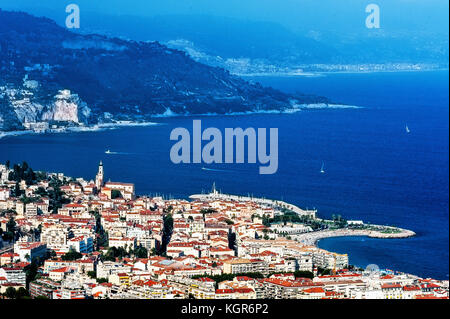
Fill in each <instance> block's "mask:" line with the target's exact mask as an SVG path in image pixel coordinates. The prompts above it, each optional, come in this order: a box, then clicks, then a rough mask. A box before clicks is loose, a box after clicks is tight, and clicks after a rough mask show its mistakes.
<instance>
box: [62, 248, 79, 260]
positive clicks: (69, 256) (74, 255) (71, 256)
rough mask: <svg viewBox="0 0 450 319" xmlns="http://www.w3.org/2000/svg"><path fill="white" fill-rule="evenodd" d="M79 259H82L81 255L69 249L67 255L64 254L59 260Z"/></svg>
mask: <svg viewBox="0 0 450 319" xmlns="http://www.w3.org/2000/svg"><path fill="white" fill-rule="evenodd" d="M81 257H83V255H82V254H80V253H79V252H77V251H75V250H73V249H71V250H70V251H69V252H68V253H66V254H64V255H63V256H62V257H61V259H62V260H77V259H80V258H81Z"/></svg>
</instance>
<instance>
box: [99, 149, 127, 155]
mask: <svg viewBox="0 0 450 319" xmlns="http://www.w3.org/2000/svg"><path fill="white" fill-rule="evenodd" d="M105 154H108V155H130V154H131V153H126V152H112V151H110V150H107V151H105Z"/></svg>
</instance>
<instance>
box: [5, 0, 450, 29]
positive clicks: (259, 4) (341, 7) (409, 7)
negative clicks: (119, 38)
mask: <svg viewBox="0 0 450 319" xmlns="http://www.w3.org/2000/svg"><path fill="white" fill-rule="evenodd" d="M71 3H75V4H78V5H79V7H80V10H81V14H82V12H83V10H86V11H88V12H100V13H102V14H113V15H140V16H154V15H165V14H205V15H215V16H226V17H234V18H240V19H249V20H256V21H271V22H277V23H280V24H283V25H284V26H286V27H288V28H290V29H293V30H298V29H301V30H305V29H306V30H321V31H326V30H339V31H351V30H353V29H357V28H361V27H362V26H363V24H364V21H365V18H366V16H367V14H366V13H365V7H366V6H367V5H368V4H370V3H375V4H378V5H379V6H380V9H381V27H382V28H384V29H386V30H391V31H398V30H403V31H405V30H410V31H412V32H414V31H416V30H425V31H436V32H437V31H439V32H448V30H447V29H448V9H449V1H448V0H127V1H125V0H108V1H106V0H72V1H70V0H69V1H66V0H38V1H36V0H0V8H3V9H15V10H23V11H27V12H30V13H35V14H41V15H48V16H50V17H52V18H54V19H57V20H59V22H60V21H63V18H64V17H65V15H66V13H65V12H64V8H65V6H66V5H68V4H71ZM47 13H48V14H47ZM59 15H61V18H59ZM60 19H61V20H60Z"/></svg>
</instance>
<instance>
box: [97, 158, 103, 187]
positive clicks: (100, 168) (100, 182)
mask: <svg viewBox="0 0 450 319" xmlns="http://www.w3.org/2000/svg"><path fill="white" fill-rule="evenodd" d="M103 180H104V173H103V163H102V161H100V164H99V165H98V173H97V176H95V186H96V187H97V189H98V190H100V188H102V186H103Z"/></svg>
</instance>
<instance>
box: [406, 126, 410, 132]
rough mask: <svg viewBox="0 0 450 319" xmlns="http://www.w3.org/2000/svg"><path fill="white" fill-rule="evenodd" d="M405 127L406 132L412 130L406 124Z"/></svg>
mask: <svg viewBox="0 0 450 319" xmlns="http://www.w3.org/2000/svg"><path fill="white" fill-rule="evenodd" d="M405 129H406V133H410V132H411V131H410V129H409V127H408V125H406V127H405Z"/></svg>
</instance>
